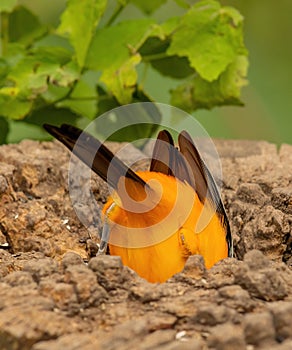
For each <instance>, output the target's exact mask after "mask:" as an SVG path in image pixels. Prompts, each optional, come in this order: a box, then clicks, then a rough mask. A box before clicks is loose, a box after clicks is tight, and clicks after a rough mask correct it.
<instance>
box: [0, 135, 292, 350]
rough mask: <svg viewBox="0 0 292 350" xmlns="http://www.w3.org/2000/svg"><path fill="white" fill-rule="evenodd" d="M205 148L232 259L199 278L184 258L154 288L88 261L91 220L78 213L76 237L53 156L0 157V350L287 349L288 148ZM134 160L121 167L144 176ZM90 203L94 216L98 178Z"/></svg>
mask: <svg viewBox="0 0 292 350" xmlns="http://www.w3.org/2000/svg"><path fill="white" fill-rule="evenodd" d="M216 146H217V149H218V152H219V154H220V157H221V162H222V169H223V183H222V188H223V199H224V203H225V206H226V209H227V214H228V217H229V219H230V223H231V229H232V234H233V237H234V243H235V258H232V259H231V258H229V259H226V260H224V261H221V262H219V263H218V264H217V265H215V266H214V267H213V268H212V269H210V270H206V268H205V266H204V261H203V259H202V258H201V257H200V256H192V257H191V258H190V259H189V260H188V261H187V264H186V266H185V269H184V270H183V271H182V272H181V273H179V274H177V275H175V276H173V277H172V278H171V279H170V280H169V281H167V282H166V283H164V284H150V283H148V282H146V281H145V280H143V279H141V278H139V277H138V276H137V275H136V274H135V273H134V272H133V271H131V270H130V269H128V268H126V267H124V266H123V265H122V264H121V261H120V259H119V258H118V257H111V256H98V257H93V258H92V257H91V256H93V255H94V254H95V252H96V246H95V242H97V240H98V232H99V230H100V228H101V220H100V209H99V206H94V207H92V208H91V211H90V214H88V207H86V206H84V208H82V207H81V208H79V216H80V217H81V216H82V215H83V216H82V217H81V219H82V221H83V222H85V223H86V225H87V229H86V228H85V227H84V226H83V225H82V224H81V223H80V221H79V219H78V217H77V216H76V214H75V212H74V209H73V206H72V203H71V200H70V197H69V191H68V185H67V184H68V180H67V178H68V161H69V158H70V157H69V153H68V152H67V151H66V150H65V149H64V147H63V146H61V145H60V144H58V143H57V142H53V143H50V142H44V143H38V142H33V141H23V142H21V143H20V144H18V145H5V146H1V147H0V203H1V204H0V248H1V249H0V349H19V350H20V349H21V350H26V349H33V350H49V349H57V350H58V349H60V350H61V349H62V350H64V349H68V350H69V349H70V350H72V349H73V350H74V349H102V350H110V349H119V350H123V349H125V350H126V349H143V350H146V349H161V350H185V349H186V350H188V349H191V350H196V349H224V350H225V349H238V350H240V349H271V350H286V349H287V350H288V349H292V269H291V264H292V254H291V251H292V238H291V237H292V146H290V145H282V146H281V147H280V149H279V150H277V148H276V146H275V145H273V144H269V143H267V142H249V141H216ZM110 147H112V148H113V149H114V150H116V149H119V148H120V147H121V145H117V144H110ZM139 152H140V151H137V150H135V149H133V150H132V152H129V151H128V158H129V159H130V160H131V161H138V163H137V164H136V167H138V168H139V167H140V168H141V167H142V168H143V167H145V166H146V165H147V164H146V163H147V162H145V161H143V160H142V161H140V162H139V159H140V158H141V153H139ZM145 152H147V149H146V150H145ZM70 185H71V187H73V188H74V182H73V183H70ZM92 192H93V194H94V196H95V198H96V199H97V202H98V203H99V204H100V205H102V203H104V202H105V200H106V197H107V195H108V190H107V187H106V186H105V184H104V183H103V181H102V180H100V179H98V178H97V177H93V179H92ZM82 195H83V196H84V198H87V197H89V196H90V193H86V191H84V193H82ZM89 234H90V239H89Z"/></svg>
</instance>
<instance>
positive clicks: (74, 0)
mask: <svg viewBox="0 0 292 350" xmlns="http://www.w3.org/2000/svg"><path fill="white" fill-rule="evenodd" d="M106 4H107V0H82V1H80V0H68V2H67V7H66V10H65V11H64V13H63V14H62V17H61V25H60V26H59V28H58V31H59V33H61V34H68V35H69V39H70V42H71V44H72V46H73V47H74V49H75V53H76V57H77V62H78V64H79V66H80V67H83V66H84V62H85V58H86V55H87V50H88V47H89V45H90V42H91V39H92V36H93V34H94V31H95V29H96V26H97V24H98V22H99V19H100V17H101V16H102V14H103V12H104V10H105V7H106Z"/></svg>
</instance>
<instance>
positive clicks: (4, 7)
mask: <svg viewBox="0 0 292 350" xmlns="http://www.w3.org/2000/svg"><path fill="white" fill-rule="evenodd" d="M17 2H18V0H1V2H0V12H11V11H12V10H13V9H14V7H15V6H16V4H17Z"/></svg>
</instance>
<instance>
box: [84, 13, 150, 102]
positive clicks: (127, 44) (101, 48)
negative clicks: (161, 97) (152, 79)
mask: <svg viewBox="0 0 292 350" xmlns="http://www.w3.org/2000/svg"><path fill="white" fill-rule="evenodd" d="M152 24H153V21H152V20H149V19H142V20H133V21H124V22H121V23H119V24H117V25H115V26H112V27H107V28H102V29H100V30H98V31H97V32H96V34H95V36H94V39H93V41H92V45H91V47H90V49H89V52H88V57H87V61H86V65H87V67H89V68H90V69H92V70H97V71H102V76H101V78H100V80H101V81H102V82H104V83H105V85H106V86H107V87H108V89H109V90H110V91H111V92H112V93H113V94H114V96H115V97H116V98H117V99H118V101H119V102H120V103H121V104H125V103H129V102H131V96H132V93H133V91H134V89H135V84H136V82H137V73H136V69H135V66H136V65H137V64H138V63H139V62H140V60H141V56H140V54H139V53H138V50H139V48H140V47H141V46H142V45H143V43H144V42H145V41H146V39H147V38H148V37H149V36H150V35H151V34H152V32H153V30H155V28H153V27H152ZM109 43H110V45H109Z"/></svg>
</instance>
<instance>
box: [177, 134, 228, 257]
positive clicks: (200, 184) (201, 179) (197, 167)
mask: <svg viewBox="0 0 292 350" xmlns="http://www.w3.org/2000/svg"><path fill="white" fill-rule="evenodd" d="M178 142H179V147H180V151H181V153H182V154H183V155H184V157H185V159H186V161H187V162H188V164H189V165H190V168H191V169H192V172H193V177H194V179H195V190H196V192H197V194H198V197H199V199H200V201H201V202H202V203H204V202H205V199H206V198H208V200H209V202H211V205H212V206H213V208H214V210H215V211H216V214H217V215H218V217H219V219H220V220H221V222H222V225H223V227H224V228H225V231H226V240H227V243H228V255H229V256H232V255H233V245H232V236H231V231H230V225H229V221H228V218H227V214H226V211H225V208H224V205H223V203H222V200H221V197H220V194H219V191H218V188H217V185H216V183H215V180H214V178H213V176H212V174H211V172H210V170H209V169H208V167H207V166H206V164H205V163H204V161H203V159H202V158H201V156H200V154H199V151H198V150H197V148H196V146H195V145H194V143H193V141H192V138H191V136H190V135H189V134H188V133H187V132H186V131H182V132H181V133H180V135H179V139H178Z"/></svg>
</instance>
